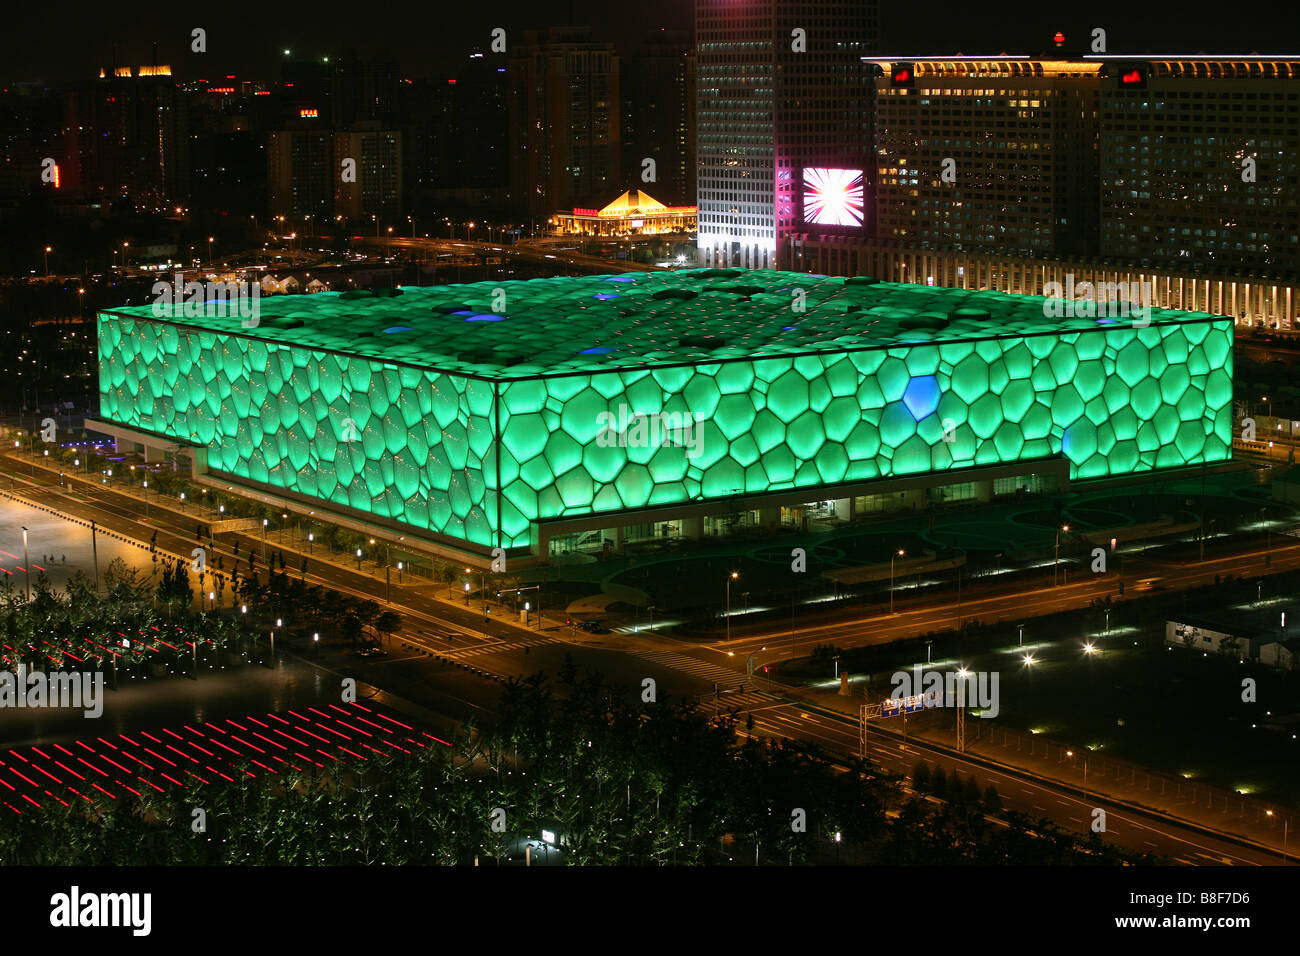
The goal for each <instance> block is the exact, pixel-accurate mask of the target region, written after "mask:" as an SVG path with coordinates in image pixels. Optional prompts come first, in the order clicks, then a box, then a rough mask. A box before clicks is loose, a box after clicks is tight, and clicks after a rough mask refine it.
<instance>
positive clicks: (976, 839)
mask: <svg viewBox="0 0 1300 956" xmlns="http://www.w3.org/2000/svg"><path fill="white" fill-rule="evenodd" d="M562 680H563V681H564V683H565V686H564V688H563V689H564V691H565V694H564V695H563V696H557V695H555V694H554V693H553V692H552V687H551V685H550V684H549V682H548V681H547V680H546V679H545V678H544V677H542V676H541V675H537V676H534V677H532V678H530V679H527V680H524V681H516V682H512V683H511V684H509V685H508V686H507V687H506V688H505V690H504V692H503V697H502V701H501V707H500V716H501V719H500V722H499V723H498V724H496V725H495V726H493V727H490V728H488V727H482V728H476V727H473V726H466V727H463V728H461V729H459V730H458V731H456V732H455V733H454V734H453V735H452V736H451V740H450V746H443V745H440V744H431V745H430V746H429V747H427V748H425V749H424V750H421V751H417V752H415V753H413V754H411V755H409V756H403V755H400V754H395V755H393V756H391V757H389V756H385V757H382V758H380V757H376V758H374V759H371V760H369V761H365V762H363V761H360V760H355V761H352V762H351V763H349V764H346V765H342V764H339V765H331V770H330V772H328V773H326V774H324V775H321V774H322V772H321V771H316V770H315V769H314V768H312V770H311V772H309V773H291V774H289V775H286V776H284V777H281V778H278V779H272V778H268V777H266V776H264V775H261V776H258V777H256V778H254V777H250V776H248V775H246V774H243V773H236V774H234V775H233V776H234V777H235V778H236V781H235V782H234V783H232V784H227V785H222V786H208V787H200V788H188V789H184V790H182V789H172V790H168V791H167V792H165V793H157V792H148V793H143V792H142V794H141V796H140V797H139V798H138V799H131V798H125V797H123V798H120V799H119V800H117V801H111V800H108V799H106V798H105V799H101V800H98V801H96V802H95V803H93V804H87V803H85V802H84V801H78V802H76V803H71V802H70V803H69V805H68V806H66V807H61V806H60V807H49V808H47V809H45V810H43V811H42V812H41V813H24V814H23V815H22V816H14V817H12V818H11V819H9V820H7V821H6V825H5V826H2V827H0V862H5V863H11V864H12V863H25V864H53V865H67V864H74V863H75V864H77V865H123V864H145V863H148V864H213V865H216V864H226V865H228V864H297V865H302V864H308V865H330V864H359V865H374V864H389V865H392V864H421V863H423V864H430V863H432V864H472V863H475V862H481V863H484V864H487V863H492V862H500V863H519V862H521V859H520V858H521V855H522V844H523V841H526V840H536V839H538V838H539V837H540V836H541V831H542V829H544V828H545V829H548V830H551V831H553V832H554V833H555V834H557V836H558V838H559V842H560V844H561V850H560V859H561V860H562V861H563V862H565V863H568V864H571V865H588V864H635V865H646V864H656V865H672V864H707V863H720V862H727V861H735V862H741V863H760V864H761V863H775V864H782V865H784V864H798V863H811V862H828V863H829V862H835V861H836V860H837V859H838V860H839V861H840V862H846V863H847V862H854V863H868V864H898V863H928V864H936V863H937V864H944V863H947V864H951V863H977V864H1008V863H1016V864H1034V863H1103V862H1104V863H1115V862H1130V861H1137V860H1139V859H1147V858H1136V857H1133V856H1131V855H1129V854H1127V853H1125V852H1123V851H1120V850H1117V849H1114V848H1109V847H1106V846H1105V845H1103V844H1101V843H1100V842H1099V841H1097V840H1095V839H1092V840H1081V839H1079V838H1077V837H1075V836H1073V835H1071V834H1067V833H1063V832H1062V831H1060V830H1059V829H1057V828H1054V827H1051V826H1050V825H1048V824H1044V823H1041V822H1039V823H1031V822H1030V821H1026V820H1023V819H1021V818H1017V817H1013V816H1010V815H1004V816H1003V822H1004V823H1005V824H1006V825H1005V826H1001V825H996V824H993V823H990V822H989V821H988V820H987V819H986V816H987V813H988V808H987V807H985V806H984V805H982V804H981V805H977V806H971V805H968V804H962V803H957V802H945V803H941V804H939V805H938V806H931V805H930V804H928V803H927V802H925V801H921V800H909V799H906V798H905V796H904V795H903V793H902V791H901V790H900V789H899V787H898V785H897V782H896V781H895V780H893V779H891V778H890V777H888V776H886V775H884V774H882V773H881V772H880V771H879V770H878V769H877V768H875V767H874V766H872V765H870V764H866V763H860V762H854V763H852V764H851V765H850V766H849V769H848V772H846V773H845V772H838V771H837V769H836V767H835V763H836V761H834V760H832V759H831V758H829V757H827V756H826V755H823V754H821V753H819V752H818V751H817V750H815V749H810V748H806V747H801V746H795V745H791V744H771V745H769V744H766V743H757V742H752V741H750V742H744V743H741V742H738V739H737V736H736V734H735V727H734V722H733V721H732V720H730V719H727V718H723V719H714V720H707V719H705V718H704V717H702V716H701V715H699V714H698V713H696V712H695V710H694V709H693V707H691V706H689V705H682V704H676V703H673V702H668V701H665V702H660V703H658V704H649V705H645V704H641V703H639V702H637V703H628V702H626V701H625V698H624V696H623V694H622V693H621V692H620V691H618V690H617V689H615V688H611V687H610V686H608V685H606V684H605V683H604V682H603V681H602V680H601V679H600V678H599V677H598V676H587V677H583V678H581V679H578V678H577V677H576V676H575V675H574V674H573V673H572V671H569V672H568V673H565V674H564V675H562ZM254 769H256V768H254ZM195 810H203V811H204V813H203V815H202V817H203V818H204V822H205V824H206V826H205V827H204V828H202V829H201V830H200V829H199V828H198V826H197V825H196V824H195V820H196V819H199V815H197V814H195V812H194V811H195ZM0 812H4V813H8V811H5V810H3V809H0ZM837 835H838V839H837Z"/></svg>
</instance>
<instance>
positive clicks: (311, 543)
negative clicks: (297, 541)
mask: <svg viewBox="0 0 1300 956" xmlns="http://www.w3.org/2000/svg"><path fill="white" fill-rule="evenodd" d="M315 541H316V533H315V532H313V531H309V532H307V553H308V554H315V553H316V551H315Z"/></svg>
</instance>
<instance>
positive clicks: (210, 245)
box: [208, 236, 216, 269]
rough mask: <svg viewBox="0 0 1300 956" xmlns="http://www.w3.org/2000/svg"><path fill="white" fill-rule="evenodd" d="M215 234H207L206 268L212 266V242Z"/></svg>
mask: <svg viewBox="0 0 1300 956" xmlns="http://www.w3.org/2000/svg"><path fill="white" fill-rule="evenodd" d="M214 239H216V236H208V268H209V269H210V268H212V242H213V240H214Z"/></svg>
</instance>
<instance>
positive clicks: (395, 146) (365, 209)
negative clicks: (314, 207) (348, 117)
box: [334, 121, 403, 224]
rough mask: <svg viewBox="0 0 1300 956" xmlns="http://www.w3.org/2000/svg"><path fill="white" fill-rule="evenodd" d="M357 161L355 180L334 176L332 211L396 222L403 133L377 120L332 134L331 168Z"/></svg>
mask: <svg viewBox="0 0 1300 956" xmlns="http://www.w3.org/2000/svg"><path fill="white" fill-rule="evenodd" d="M347 159H352V160H355V161H356V180H355V181H354V182H352V181H349V182H344V181H343V179H342V178H341V176H339V175H337V174H336V175H335V177H334V178H335V189H334V213H335V215H338V216H342V217H343V218H344V219H352V220H369V221H376V222H378V223H380V224H383V223H385V222H386V223H389V224H393V223H396V222H397V221H398V220H399V219H400V218H401V214H402V211H403V206H402V134H401V132H400V131H398V130H392V129H382V128H380V124H379V123H378V122H377V121H365V122H359V123H356V124H354V127H353V129H350V130H347V131H340V132H336V133H335V134H334V168H335V169H336V170H341V169H342V168H343V162H344V161H345V160H347Z"/></svg>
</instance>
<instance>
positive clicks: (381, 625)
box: [375, 611, 402, 636]
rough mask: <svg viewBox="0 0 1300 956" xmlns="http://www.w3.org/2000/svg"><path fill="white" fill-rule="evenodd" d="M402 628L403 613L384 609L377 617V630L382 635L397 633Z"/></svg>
mask: <svg viewBox="0 0 1300 956" xmlns="http://www.w3.org/2000/svg"><path fill="white" fill-rule="evenodd" d="M401 629H402V615H400V614H398V613H397V612H396V611H384V612H383V613H382V614H380V615H379V616H378V617H377V618H375V630H376V631H378V632H379V634H380V635H381V636H387V635H392V634H396V633H397V632H398V631H400V630H401Z"/></svg>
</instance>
